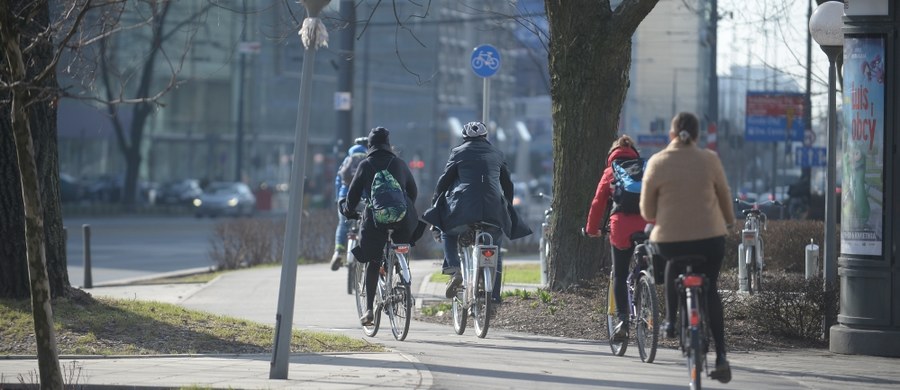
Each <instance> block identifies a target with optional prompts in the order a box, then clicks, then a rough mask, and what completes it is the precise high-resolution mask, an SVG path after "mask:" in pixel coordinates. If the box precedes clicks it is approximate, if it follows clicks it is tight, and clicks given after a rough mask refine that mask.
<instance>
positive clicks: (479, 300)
mask: <svg viewBox="0 0 900 390" xmlns="http://www.w3.org/2000/svg"><path fill="white" fill-rule="evenodd" d="M487 228H491V229H497V230H499V229H500V228H499V227H498V226H494V225H491V224H489V223H486V222H480V223H475V224H471V225H469V230H468V231H466V232H465V233H463V234H460V235H459V241H458V244H457V251H458V253H459V258H460V260H461V263H462V267H461V271H462V277H463V283H462V288H461V289H459V291H457V293H456V296H455V297H453V298H451V300H452V313H453V330H454V331H456V334H458V335H462V334H463V333H465V331H466V325H467V322H468V316H469V311H470V310H471V312H472V319H473V320H474V321H473V322H474V323H475V335H476V336H478V337H479V338H484V337H485V336H487V332H488V327H489V326H490V314H491V313H490V311H491V293H492V292H493V289H494V275H495V274H494V273H495V271H496V268H497V260H498V257H497V256H498V254H499V247H498V246H497V245H494V238H493V236H491V234H490V233H488V232H486V231H485V230H486V229H487Z"/></svg>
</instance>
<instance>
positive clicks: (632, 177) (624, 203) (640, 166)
mask: <svg viewBox="0 0 900 390" xmlns="http://www.w3.org/2000/svg"><path fill="white" fill-rule="evenodd" d="M646 167H647V160H644V159H643V158H640V157H638V158H635V159H630V160H614V161H613V163H612V171H613V195H612V200H613V208H612V211H611V212H610V214H612V213H616V212H620V211H621V212H623V213H625V214H640V213H641V180H643V179H644V169H645V168H646Z"/></svg>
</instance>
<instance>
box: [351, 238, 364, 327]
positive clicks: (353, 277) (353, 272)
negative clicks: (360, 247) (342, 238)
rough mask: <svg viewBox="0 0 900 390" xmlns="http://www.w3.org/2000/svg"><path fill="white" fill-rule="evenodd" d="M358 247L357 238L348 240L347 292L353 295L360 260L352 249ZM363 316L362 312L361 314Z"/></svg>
mask: <svg viewBox="0 0 900 390" xmlns="http://www.w3.org/2000/svg"><path fill="white" fill-rule="evenodd" d="M354 247H356V240H348V241H347V294H350V295H353V293H354V292H355V291H356V267H357V265H358V264H359V262H357V261H356V258H354V257H353V252H352V251H351V250H350V249H352V248H354ZM360 316H362V314H360Z"/></svg>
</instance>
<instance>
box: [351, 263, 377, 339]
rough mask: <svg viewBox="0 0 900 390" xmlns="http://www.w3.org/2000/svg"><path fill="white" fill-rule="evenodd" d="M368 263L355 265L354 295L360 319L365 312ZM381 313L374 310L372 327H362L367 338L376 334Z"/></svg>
mask: <svg viewBox="0 0 900 390" xmlns="http://www.w3.org/2000/svg"><path fill="white" fill-rule="evenodd" d="M369 264H370V263H356V265H357V267H355V268H356V270H355V273H354V274H355V285H354V290H355V292H356V293H355V295H356V315H358V316H359V317H362V315H363V313H365V312H366V296H367V294H366V269H367V268H368V267H369ZM380 314H381V313H380V312H378V310H376V312H375V320H374V321H372V325H370V326H363V327H362V328H363V333H365V334H366V336H369V337H375V335H376V334H378V326H379V325H380V324H381V315H380Z"/></svg>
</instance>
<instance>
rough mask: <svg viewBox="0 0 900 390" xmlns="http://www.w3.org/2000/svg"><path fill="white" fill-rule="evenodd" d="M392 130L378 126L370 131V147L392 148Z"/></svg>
mask: <svg viewBox="0 0 900 390" xmlns="http://www.w3.org/2000/svg"><path fill="white" fill-rule="evenodd" d="M390 134H391V132H390V131H388V129H385V128H384V127H381V126H379V127H376V128H374V129H372V131H370V132H369V149H370V150H371V149H384V150H391V141H390V138H389V137H388V135H390Z"/></svg>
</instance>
